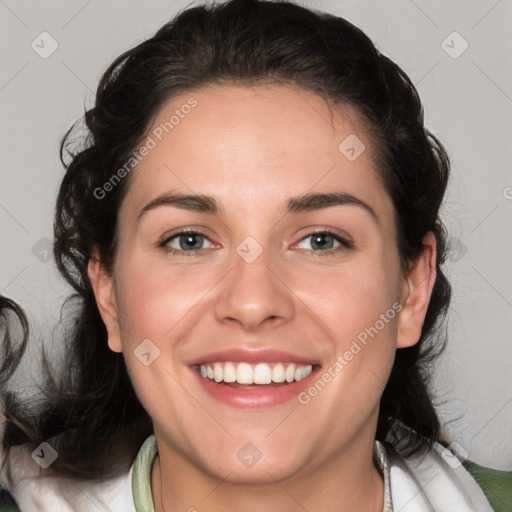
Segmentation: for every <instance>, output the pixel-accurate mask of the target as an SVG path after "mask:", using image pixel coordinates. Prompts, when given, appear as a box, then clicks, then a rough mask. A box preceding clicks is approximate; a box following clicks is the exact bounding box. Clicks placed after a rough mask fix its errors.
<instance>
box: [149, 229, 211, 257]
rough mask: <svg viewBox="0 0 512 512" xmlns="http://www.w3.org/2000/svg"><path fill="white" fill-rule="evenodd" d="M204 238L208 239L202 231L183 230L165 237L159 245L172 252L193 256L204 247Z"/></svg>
mask: <svg viewBox="0 0 512 512" xmlns="http://www.w3.org/2000/svg"><path fill="white" fill-rule="evenodd" d="M204 240H209V239H208V237H207V236H206V235H204V234H203V233H200V232H199V231H192V230H191V231H188V230H185V231H180V232H179V233H176V234H174V235H172V236H170V237H167V238H165V239H164V240H162V242H161V243H160V244H159V245H160V247H162V248H163V249H165V250H166V251H167V252H170V253H172V254H179V255H185V256H193V255H196V254H199V252H200V251H202V250H204V249H205V248H204V247H203V244H204ZM210 243H211V242H210ZM212 245H213V244H212Z"/></svg>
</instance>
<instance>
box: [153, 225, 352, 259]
mask: <svg viewBox="0 0 512 512" xmlns="http://www.w3.org/2000/svg"><path fill="white" fill-rule="evenodd" d="M183 235H199V236H203V237H205V238H206V239H207V240H209V239H208V237H207V236H206V235H205V234H204V233H201V232H200V231H195V230H183V231H180V232H179V233H175V234H174V235H172V236H170V237H166V238H165V239H163V240H162V241H161V242H160V243H159V244H158V246H159V247H161V248H162V249H164V250H165V251H166V252H167V253H168V254H172V255H175V256H186V257H191V256H197V255H198V254H199V253H200V252H201V251H203V250H204V249H193V250H191V251H184V250H182V249H174V248H172V247H169V246H168V245H167V244H168V243H169V242H170V241H171V240H174V239H175V238H179V237H180V236H183ZM314 235H327V236H332V237H333V238H334V239H335V240H336V241H337V242H339V243H340V244H341V245H340V246H339V247H336V248H333V249H328V250H325V251H315V250H313V249H304V250H306V251H308V252H311V253H314V254H315V256H321V257H323V256H332V255H333V254H335V253H337V252H339V251H342V250H346V249H352V248H353V247H354V245H353V243H352V242H351V241H350V240H348V239H346V238H343V237H341V236H340V235H338V234H336V233H333V232H332V231H329V230H326V229H320V230H317V231H312V232H311V233H308V234H307V235H306V236H304V237H302V238H301V239H300V240H299V242H302V241H304V240H306V239H307V238H309V237H311V236H314ZM299 242H297V243H299Z"/></svg>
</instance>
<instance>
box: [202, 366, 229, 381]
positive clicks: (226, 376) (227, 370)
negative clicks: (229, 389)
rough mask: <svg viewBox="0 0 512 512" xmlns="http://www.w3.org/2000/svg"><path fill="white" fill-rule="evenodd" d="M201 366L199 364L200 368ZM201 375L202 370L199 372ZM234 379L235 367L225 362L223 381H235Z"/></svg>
mask: <svg viewBox="0 0 512 512" xmlns="http://www.w3.org/2000/svg"><path fill="white" fill-rule="evenodd" d="M202 367H203V366H202V365H201V368H202ZM201 375H203V372H201ZM235 381H236V368H235V365H234V364H233V363H226V364H225V365H224V382H235Z"/></svg>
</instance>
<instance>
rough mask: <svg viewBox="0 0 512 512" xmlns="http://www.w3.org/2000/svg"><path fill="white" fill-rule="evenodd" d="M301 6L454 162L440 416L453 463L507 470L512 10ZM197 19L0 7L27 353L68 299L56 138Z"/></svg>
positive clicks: (64, 4) (166, 12)
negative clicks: (396, 78) (108, 77)
mask: <svg viewBox="0 0 512 512" xmlns="http://www.w3.org/2000/svg"><path fill="white" fill-rule="evenodd" d="M198 3H199V2H198ZM302 3H303V5H306V6H309V7H312V8H316V9H320V10H325V11H330V12H332V13H334V14H338V15H340V16H343V17H345V18H347V19H348V20H349V21H351V22H352V23H354V24H355V25H357V26H359V27H360V28H361V29H363V30H364V31H365V32H366V33H367V34H368V35H369V36H370V38H371V39H372V40H373V41H374V42H375V44H376V45H377V47H378V48H379V49H380V50H381V51H382V52H383V53H385V54H386V55H389V56H390V57H391V58H392V59H393V60H395V61H396V62H397V63H398V64H399V65H400V66H401V67H402V68H403V69H404V70H405V71H406V73H407V74H408V75H409V76H410V77H411V79H412V80H413V82H414V83H415V84H416V86H417V88H418V90H419V93H420V96H421V98H422V100H423V103H424V108H425V117H426V123H427V126H428V128H429V129H431V130H432V131H433V132H434V133H435V134H436V135H438V136H439V138H440V139H441V141H442V142H443V143H444V144H445V146H446V147H447V149H448V151H449V153H450V156H451V158H452V179H451V183H450V188H449V193H448V197H447V199H446V202H445V206H444V210H443V218H444V221H445V223H446V224H447V226H448V227H449V229H450V232H451V236H452V243H451V246H452V247H453V250H452V252H451V255H450V261H449V262H448V265H447V272H448V275H449V277H450V279H451V282H452V284H453V287H454V297H453V302H452V306H451V311H450V315H449V322H450V324H449V332H450V341H449V345H448V349H447V351H446V352H445V353H444V355H443V356H442V357H441V359H440V360H439V363H438V365H437V374H436V391H437V395H438V401H439V402H440V403H441V405H440V406H439V412H440V414H441V416H442V418H443V420H444V421H446V422H447V427H446V428H447V432H448V433H449V434H450V435H451V437H452V438H453V439H454V440H455V441H456V442H457V443H459V445H460V447H461V448H458V450H459V453H461V454H462V455H465V453H464V450H465V451H466V452H468V456H469V457H470V458H471V459H473V460H475V461H477V462H480V463H481V464H485V465H489V466H492V467H495V468H502V469H512V439H511V437H512V435H511V432H512V429H511V424H512V379H511V361H512V343H511V335H510V332H511V330H512V286H511V285H512V265H511V264H510V262H511V259H512V241H511V236H510V235H511V233H512V232H511V229H510V227H511V217H512V174H511V170H510V162H511V156H512V155H511V153H512V137H511V132H512V127H511V126H512V125H511V123H510V121H511V118H512V116H511V114H512V88H511V83H512V66H511V54H512V52H511V50H512V48H511V46H512V45H511V40H512V36H511V33H512V30H511V29H512V26H511V25H512V2H511V0H500V1H496V0H486V1H479V2H467V1H464V0H457V1H438V2H433V1H425V2H421V3H420V0H415V1H414V2H413V1H412V0H394V1H386V2H379V1H362V2H361V1H336V0H316V1H305V2H302ZM188 5H190V1H189V0H186V1H180V0H172V1H169V0H167V1H160V0H151V1H145V2H142V1H138V2H137V1H135V0H131V1H121V0H116V1H108V2H100V1H98V0H89V1H87V0H80V1H79V0H65V1H64V0H59V1H53V2H39V1H35V0H25V1H20V2H15V1H14V0H0V39H1V45H0V52H1V62H2V65H1V71H0V109H1V112H0V119H1V126H0V129H1V134H0V141H1V142H0V144H1V152H0V153H1V156H0V173H1V174H0V232H1V245H0V247H1V253H0V254H1V265H0V293H2V294H4V295H6V296H9V297H11V298H13V299H15V300H16V301H18V302H19V303H21V304H22V305H23V306H24V307H25V308H26V310H27V311H28V313H29V314H30V317H31V319H32V322H33V325H34V327H35V329H36V330H35V335H36V340H35V342H34V343H35V345H34V346H37V345H38V344H39V341H37V340H39V339H41V338H49V337H50V336H51V335H52V330H51V329H52V327H53V326H54V325H55V323H56V322H57V319H58V312H59V308H60V304H61V302H62V300H63V298H64V297H65V296H66V295H67V293H68V292H69V289H68V288H67V287H66V286H65V285H64V284H63V282H62V280H61V279H60V278H59V277H58V275H57V272H56V269H55V265H54V263H53V260H51V259H50V260H48V257H49V256H51V254H50V252H49V250H50V244H51V242H50V240H51V239H52V216H53V208H54V202H55V197H56V190H57V186H58V183H59V181H60V179H61V177H62V173H63V169H62V168H61V166H60V163H59V160H58V143H59V141H60V138H61V137H62V135H63V134H64V132H65V131H66V130H67V128H68V127H69V126H71V124H72V123H73V122H74V121H75V120H76V119H77V118H78V117H80V116H81V115H82V114H83V109H84V105H85V106H87V107H90V106H91V105H92V102H93V90H94V89H95V87H96V85H97V82H98V79H99V78H100V76H101V74H102V72H103V71H104V70H105V68H106V66H107V65H108V64H109V63H110V62H111V61H112V60H113V59H114V57H116V56H117V55H118V54H119V53H120V52H122V51H123V50H125V49H128V48H130V47H131V46H133V45H134V44H136V43H138V42H140V41H142V40H143V39H145V38H147V37H150V36H151V35H152V34H153V32H154V31H155V30H156V29H157V28H158V27H159V26H160V25H162V24H163V23H164V22H165V21H167V20H168V19H169V18H171V17H172V16H173V15H174V14H175V13H176V12H177V11H178V10H180V9H183V8H185V7H186V6H188ZM454 31H456V32H458V33H459V34H460V36H457V35H455V36H453V35H452V36H450V34H452V33H453V32H454ZM42 32H48V33H49V34H50V35H51V37H52V38H53V39H54V40H55V41H56V42H57V44H58V48H57V50H56V51H55V52H54V53H52V54H51V55H50V56H48V57H47V58H42V57H41V56H40V54H39V53H37V52H36V51H35V49H37V51H39V52H40V53H41V52H45V51H46V52H47V51H48V50H49V49H51V44H52V42H51V40H50V39H49V37H48V36H46V35H44V36H41V35H40V34H41V33H42ZM448 36H450V37H448ZM42 39H43V42H42V41H41V40H42ZM33 41H34V43H33V44H34V46H35V49H33V48H32V46H31V44H32V42H33ZM443 41H445V42H444V43H443ZM464 41H466V42H467V44H468V45H469V46H468V48H467V49H466V51H464V52H463V53H461V54H460V55H459V53H460V52H461V50H462V49H463V48H464V46H465V43H464ZM36 45H38V46H36ZM447 52H448V53H447ZM449 53H451V54H452V55H451V56H450V55H449ZM454 57H456V58H454ZM56 339H58V332H57V334H56ZM29 363H30V360H29ZM34 364H35V362H34V360H32V362H31V363H30V364H28V365H25V367H24V374H25V376H26V377H28V378H27V379H25V382H28V380H29V379H33V378H36V377H37V371H34V368H35V367H34ZM31 370H32V371H31ZM31 373H32V375H30V374H31Z"/></svg>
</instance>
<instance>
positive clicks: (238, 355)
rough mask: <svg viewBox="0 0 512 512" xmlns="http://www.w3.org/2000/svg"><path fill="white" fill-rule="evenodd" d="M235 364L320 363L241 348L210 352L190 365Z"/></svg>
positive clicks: (270, 350)
mask: <svg viewBox="0 0 512 512" xmlns="http://www.w3.org/2000/svg"><path fill="white" fill-rule="evenodd" d="M228 361H231V362H234V363H242V362H243V363H253V364H256V363H279V362H281V363H283V362H290V363H299V364H304V365H309V364H311V365H315V364H319V362H318V361H317V360H315V359H313V358H309V357H303V356H299V355H297V354H293V353H291V352H286V351H283V350H274V349H268V348H267V349H265V348H263V349H257V350H247V349H240V348H232V349H224V350H219V351H217V352H210V353H208V354H205V355H203V356H200V357H197V358H194V359H193V360H191V361H190V362H189V363H188V364H189V365H190V366H194V365H198V364H206V363H215V362H228Z"/></svg>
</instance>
